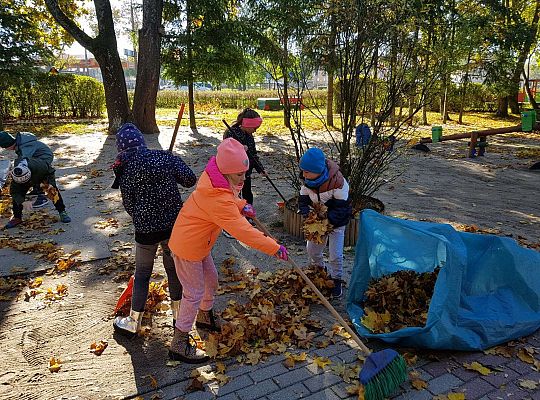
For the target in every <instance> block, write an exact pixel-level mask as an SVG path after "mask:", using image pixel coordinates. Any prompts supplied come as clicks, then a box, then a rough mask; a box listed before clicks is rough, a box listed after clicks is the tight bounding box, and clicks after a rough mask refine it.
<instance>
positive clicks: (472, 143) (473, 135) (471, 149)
mask: <svg viewBox="0 0 540 400" xmlns="http://www.w3.org/2000/svg"><path fill="white" fill-rule="evenodd" d="M476 142H478V132H471V141H470V142H469V158H473V157H474V156H475V154H474V152H475V147H476Z"/></svg>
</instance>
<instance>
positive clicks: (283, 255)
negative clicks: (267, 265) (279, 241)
mask: <svg viewBox="0 0 540 400" xmlns="http://www.w3.org/2000/svg"><path fill="white" fill-rule="evenodd" d="M276 257H277V258H279V259H280V260H283V261H288V260H289V252H288V251H287V248H286V247H285V246H283V245H280V246H279V250H278V251H277V253H276Z"/></svg>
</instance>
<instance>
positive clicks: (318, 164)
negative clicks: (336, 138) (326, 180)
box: [300, 147, 326, 174]
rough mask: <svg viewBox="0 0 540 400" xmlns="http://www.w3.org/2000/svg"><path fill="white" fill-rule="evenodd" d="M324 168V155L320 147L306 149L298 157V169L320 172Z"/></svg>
mask: <svg viewBox="0 0 540 400" xmlns="http://www.w3.org/2000/svg"><path fill="white" fill-rule="evenodd" d="M325 168H326V157H325V156H324V153H323V151H322V150H321V149H319V148H317V147H312V148H310V149H308V150H307V151H306V152H305V153H304V155H303V156H302V158H301V159H300V169H301V170H302V171H308V172H313V173H314V174H321V173H322V172H323V171H324V169H325Z"/></svg>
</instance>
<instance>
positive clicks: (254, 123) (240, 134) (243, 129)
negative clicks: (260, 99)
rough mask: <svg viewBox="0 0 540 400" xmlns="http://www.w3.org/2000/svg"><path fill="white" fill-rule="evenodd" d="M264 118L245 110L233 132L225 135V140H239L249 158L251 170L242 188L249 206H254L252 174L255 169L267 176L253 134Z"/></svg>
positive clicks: (243, 195)
mask: <svg viewBox="0 0 540 400" xmlns="http://www.w3.org/2000/svg"><path fill="white" fill-rule="evenodd" d="M261 124H262V118H261V116H260V115H259V113H258V112H257V111H255V110H252V109H251V108H246V109H244V110H243V111H242V112H241V113H240V114H238V118H237V119H236V122H235V123H234V125H233V126H231V130H228V129H227V130H226V131H225V134H224V135H223V139H226V138H233V139H236V140H238V141H239V142H240V143H242V144H243V145H244V148H245V149H246V153H247V155H248V158H249V168H248V170H247V171H246V179H245V181H244V187H243V188H242V198H243V199H244V200H246V201H247V202H248V203H249V204H252V205H253V192H252V191H251V173H252V171H253V168H255V170H256V171H257V172H258V173H259V174H261V175H263V176H265V175H266V172H265V170H264V167H263V165H262V163H261V161H260V160H259V156H258V155H257V148H256V147H255V139H254V138H253V134H254V133H255V131H256V130H257V129H258V128H259V126H261Z"/></svg>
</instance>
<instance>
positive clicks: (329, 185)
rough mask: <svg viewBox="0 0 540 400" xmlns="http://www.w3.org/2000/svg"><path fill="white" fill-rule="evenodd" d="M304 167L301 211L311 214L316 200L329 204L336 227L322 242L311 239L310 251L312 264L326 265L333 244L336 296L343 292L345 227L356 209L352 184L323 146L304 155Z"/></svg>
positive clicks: (301, 165) (329, 219) (305, 214)
mask: <svg viewBox="0 0 540 400" xmlns="http://www.w3.org/2000/svg"><path fill="white" fill-rule="evenodd" d="M300 169H301V170H302V176H303V178H304V184H303V185H302V187H301V188H300V197H299V199H298V212H299V213H300V214H302V215H303V216H304V217H307V216H308V214H309V211H310V206H311V205H312V204H313V203H317V202H318V203H323V204H324V205H326V207H328V221H329V222H330V223H331V224H332V225H333V227H334V229H333V231H332V232H331V233H329V234H328V235H326V237H325V239H324V241H323V243H322V244H318V243H314V242H312V241H309V240H308V242H307V253H308V257H309V261H310V263H311V264H312V265H316V266H318V267H320V268H325V265H324V259H323V251H324V248H325V247H326V244H327V243H328V244H329V257H328V258H329V264H330V271H329V273H330V276H331V277H332V279H333V281H334V288H333V289H332V297H333V298H339V297H341V295H342V294H343V289H342V283H343V282H342V279H343V244H344V241H345V228H346V226H347V224H348V223H349V219H350V217H351V213H352V209H351V204H350V201H349V184H348V183H347V181H346V180H345V178H344V177H343V175H342V174H341V171H340V170H339V166H338V165H337V164H336V163H335V162H334V161H332V160H328V159H327V158H326V157H325V155H324V153H323V152H322V150H320V149H318V148H316V147H312V148H310V149H308V150H307V151H306V152H305V153H304V155H303V156H302V158H301V159H300Z"/></svg>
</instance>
